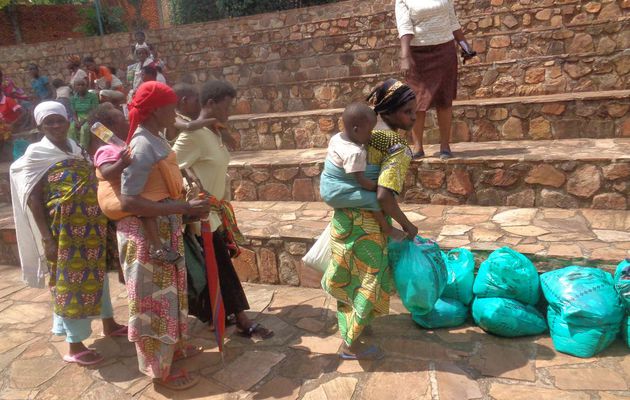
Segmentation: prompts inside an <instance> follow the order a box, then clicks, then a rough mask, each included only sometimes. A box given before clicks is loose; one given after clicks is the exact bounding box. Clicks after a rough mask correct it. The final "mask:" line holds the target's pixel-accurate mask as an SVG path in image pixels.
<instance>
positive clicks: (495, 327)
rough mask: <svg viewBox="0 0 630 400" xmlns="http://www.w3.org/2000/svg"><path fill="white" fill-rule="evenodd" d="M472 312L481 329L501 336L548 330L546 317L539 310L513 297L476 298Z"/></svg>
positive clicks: (536, 333)
mask: <svg viewBox="0 0 630 400" xmlns="http://www.w3.org/2000/svg"><path fill="white" fill-rule="evenodd" d="M472 314H473V319H474V320H475V323H476V324H477V325H479V327H480V328H481V329H483V330H484V331H486V332H490V333H494V334H495V335H499V336H505V337H518V336H530V335H539V334H541V333H543V332H546V331H547V323H546V322H545V317H543V315H542V314H541V313H540V312H538V310H536V309H535V308H534V307H533V306H530V305H529V304H523V303H521V302H519V301H516V300H513V299H503V298H498V297H495V298H476V299H475V301H474V302H473V306H472Z"/></svg>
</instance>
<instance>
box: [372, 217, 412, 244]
mask: <svg viewBox="0 0 630 400" xmlns="http://www.w3.org/2000/svg"><path fill="white" fill-rule="evenodd" d="M372 213H373V214H374V219H376V222H378V224H379V225H380V227H381V230H382V231H383V233H384V234H385V235H387V236H389V237H390V238H392V239H394V240H403V239H404V238H405V237H407V234H406V233H405V232H403V231H401V230H400V229H396V228H394V227H393V226H391V225H390V224H389V223H387V218H385V214H383V212H382V211H372Z"/></svg>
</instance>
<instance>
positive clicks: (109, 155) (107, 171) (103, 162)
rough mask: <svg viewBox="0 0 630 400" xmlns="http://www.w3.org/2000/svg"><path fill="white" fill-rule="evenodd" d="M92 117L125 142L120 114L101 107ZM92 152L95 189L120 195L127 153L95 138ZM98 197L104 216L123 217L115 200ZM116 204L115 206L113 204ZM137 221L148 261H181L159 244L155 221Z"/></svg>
mask: <svg viewBox="0 0 630 400" xmlns="http://www.w3.org/2000/svg"><path fill="white" fill-rule="evenodd" d="M95 114H96V116H92V117H91V118H90V120H98V122H100V123H101V124H103V125H104V126H106V127H107V129H110V130H111V131H112V132H114V134H115V135H116V136H117V137H118V138H119V139H121V140H122V141H124V140H125V139H126V136H127V131H128V129H129V125H128V124H127V122H126V120H125V116H124V114H123V113H122V112H121V111H119V110H118V109H116V108H115V107H114V106H113V105H111V104H108V103H105V104H101V105H100V106H99V107H98V108H97V109H96V111H95ZM117 127H120V129H117ZM94 149H95V152H94V166H95V167H96V168H97V171H98V174H97V177H98V178H99V185H101V184H105V185H112V186H113V187H118V191H117V192H118V193H119V194H120V176H121V174H122V172H123V170H124V169H125V168H127V167H128V166H129V164H131V149H129V148H126V147H124V148H123V147H120V146H117V145H115V144H106V143H104V142H103V141H101V140H100V139H98V138H96V137H95V138H94V139H93V140H92V143H91V150H94ZM101 178H102V179H101ZM103 192H105V191H103ZM100 193H101V191H100V190H99V205H100V206H101V208H102V209H103V212H104V213H105V215H106V216H108V217H110V218H111V219H114V220H117V219H120V218H121V217H123V216H124V215H123V214H122V207H121V205H120V200H119V198H118V197H117V196H115V197H112V198H102V197H101V196H100ZM116 202H117V204H113V203H116ZM112 210H115V211H114V212H116V213H117V214H118V215H114V214H112ZM140 220H141V221H142V226H143V228H144V231H145V233H146V236H147V239H148V242H149V246H150V248H149V256H150V257H151V258H153V259H155V260H159V261H164V262H167V263H174V262H176V261H178V260H179V259H180V258H181V257H182V256H181V254H179V253H177V252H175V251H173V250H171V248H170V246H168V245H164V244H162V241H161V240H160V235H159V228H158V224H157V219H156V218H151V217H140Z"/></svg>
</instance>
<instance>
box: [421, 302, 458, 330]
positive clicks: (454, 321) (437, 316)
mask: <svg viewBox="0 0 630 400" xmlns="http://www.w3.org/2000/svg"><path fill="white" fill-rule="evenodd" d="M411 318H412V319H413V320H414V321H415V322H416V324H418V325H420V326H421V327H423V328H427V329H437V328H453V327H456V326H460V325H463V324H464V322H466V318H468V307H467V306H466V305H465V304H463V303H462V302H460V301H458V300H455V299H447V298H443V299H438V301H437V302H436V303H435V306H434V307H433V310H432V311H431V312H430V313H428V314H425V315H418V314H412V315H411Z"/></svg>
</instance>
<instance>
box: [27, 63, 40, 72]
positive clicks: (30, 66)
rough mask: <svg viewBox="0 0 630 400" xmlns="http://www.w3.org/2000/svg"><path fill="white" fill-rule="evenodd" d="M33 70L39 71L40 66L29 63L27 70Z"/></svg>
mask: <svg viewBox="0 0 630 400" xmlns="http://www.w3.org/2000/svg"><path fill="white" fill-rule="evenodd" d="M32 68H34V69H36V70H39V65H37V64H35V63H29V64H28V66H27V67H26V69H32Z"/></svg>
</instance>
